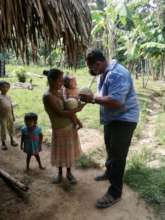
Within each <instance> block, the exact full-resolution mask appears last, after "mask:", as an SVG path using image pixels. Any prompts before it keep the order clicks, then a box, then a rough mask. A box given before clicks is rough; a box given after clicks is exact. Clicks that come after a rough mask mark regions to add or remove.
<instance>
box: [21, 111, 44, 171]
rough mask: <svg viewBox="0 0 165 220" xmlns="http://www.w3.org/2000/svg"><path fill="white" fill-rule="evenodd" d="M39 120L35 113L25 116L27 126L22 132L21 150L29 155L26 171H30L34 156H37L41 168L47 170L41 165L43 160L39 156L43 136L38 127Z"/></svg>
mask: <svg viewBox="0 0 165 220" xmlns="http://www.w3.org/2000/svg"><path fill="white" fill-rule="evenodd" d="M37 120H38V116H37V114H35V113H33V112H30V113H27V114H25V117H24V122H25V126H24V127H23V128H22V130H21V149H22V150H23V151H24V152H25V153H26V154H27V158H26V171H29V165H30V160H31V157H32V156H35V158H36V160H37V162H38V165H39V168H40V169H45V168H44V167H43V166H42V164H41V159H40V156H39V152H40V151H41V145H42V139H43V135H42V131H41V128H39V127H38V126H37Z"/></svg>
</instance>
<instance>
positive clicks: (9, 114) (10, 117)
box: [0, 81, 18, 150]
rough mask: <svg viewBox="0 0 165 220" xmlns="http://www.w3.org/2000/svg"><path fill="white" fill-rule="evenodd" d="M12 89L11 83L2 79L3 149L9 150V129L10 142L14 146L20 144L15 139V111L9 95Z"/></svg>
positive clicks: (1, 117) (0, 124) (0, 103)
mask: <svg viewBox="0 0 165 220" xmlns="http://www.w3.org/2000/svg"><path fill="white" fill-rule="evenodd" d="M9 89H10V83H8V82H6V81H0V92H1V94H0V130H1V141H2V150H7V149H8V148H7V145H6V134H7V131H8V133H9V136H10V143H11V145H12V146H13V147H16V146H17V145H18V144H17V143H16V142H15V140H14V139H13V135H14V113H13V106H12V101H11V98H10V97H9V96H8V95H7V93H8V91H9Z"/></svg>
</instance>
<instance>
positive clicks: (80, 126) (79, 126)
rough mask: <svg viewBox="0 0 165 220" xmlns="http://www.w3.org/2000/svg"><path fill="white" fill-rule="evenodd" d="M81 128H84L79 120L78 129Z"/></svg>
mask: <svg viewBox="0 0 165 220" xmlns="http://www.w3.org/2000/svg"><path fill="white" fill-rule="evenodd" d="M81 128H83V124H82V123H81V122H78V123H77V125H76V129H77V130H79V129H81Z"/></svg>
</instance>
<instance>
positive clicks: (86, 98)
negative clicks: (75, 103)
mask: <svg viewBox="0 0 165 220" xmlns="http://www.w3.org/2000/svg"><path fill="white" fill-rule="evenodd" d="M79 97H80V100H81V101H83V102H86V103H92V101H93V95H85V94H80V95H79Z"/></svg>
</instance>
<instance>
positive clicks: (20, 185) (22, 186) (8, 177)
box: [0, 169, 29, 191]
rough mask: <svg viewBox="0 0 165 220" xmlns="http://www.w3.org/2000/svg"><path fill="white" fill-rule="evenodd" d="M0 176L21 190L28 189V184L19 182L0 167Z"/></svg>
mask: <svg viewBox="0 0 165 220" xmlns="http://www.w3.org/2000/svg"><path fill="white" fill-rule="evenodd" d="M0 176H1V177H2V178H4V179H5V180H7V181H8V182H10V183H11V184H12V185H14V186H16V187H17V188H19V189H21V190H23V191H27V190H28V189H29V188H28V186H26V185H25V184H23V183H21V182H20V181H19V180H17V179H15V178H14V177H12V176H11V175H10V174H9V173H7V172H6V171H4V170H2V169H0Z"/></svg>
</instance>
